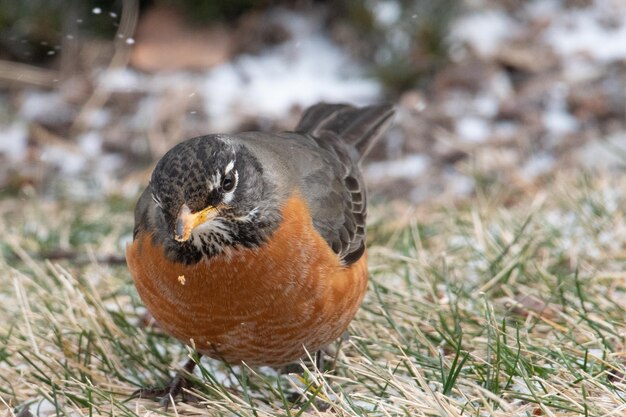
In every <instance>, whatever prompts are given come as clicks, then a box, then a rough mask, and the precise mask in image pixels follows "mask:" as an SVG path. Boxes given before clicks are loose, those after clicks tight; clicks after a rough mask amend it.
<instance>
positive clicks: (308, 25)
mask: <svg viewBox="0 0 626 417" xmlns="http://www.w3.org/2000/svg"><path fill="white" fill-rule="evenodd" d="M273 18H274V19H278V20H279V21H280V22H281V24H282V25H284V26H286V27H287V29H288V30H289V31H290V32H291V38H290V39H289V40H288V41H287V42H285V43H283V44H281V45H278V46H276V47H274V48H271V49H268V50H266V51H264V52H262V53H261V54H259V55H241V56H239V57H237V58H235V59H234V60H233V61H230V62H226V63H224V64H222V65H220V66H217V67H215V68H212V69H210V70H208V71H206V72H204V73H201V74H192V73H177V74H140V73H137V72H136V71H133V70H131V69H123V70H114V71H110V72H104V73H103V74H102V75H101V77H100V82H101V83H102V85H103V87H104V88H105V89H107V90H109V91H124V92H128V91H144V90H145V91H147V92H148V93H155V92H157V93H162V92H165V91H188V92H189V94H194V95H195V94H198V96H199V97H200V99H201V100H202V102H203V103H204V109H205V111H206V113H207V114H208V116H209V118H210V120H209V123H210V126H209V128H210V129H211V130H212V131H231V130H233V129H235V128H236V127H237V126H238V125H239V124H240V123H241V122H242V121H244V120H245V119H246V117H255V118H256V117H261V118H271V119H275V118H281V117H284V116H285V115H286V114H288V113H289V111H290V110H291V109H292V108H293V107H294V106H299V107H306V106H309V105H312V104H315V103H317V102H319V101H328V102H333V101H334V102H339V101H340V102H348V103H354V104H367V103H371V102H375V101H376V100H377V99H378V97H379V95H380V92H381V89H380V86H379V84H378V82H377V81H376V80H374V79H372V78H367V77H365V76H363V75H362V74H361V72H362V71H361V70H360V68H359V66H358V65H357V64H356V63H355V62H353V61H352V60H351V59H350V58H349V56H348V54H347V53H346V52H344V51H343V50H342V49H340V48H339V47H338V46H337V45H335V44H334V43H333V42H332V41H331V40H330V39H329V38H328V37H327V36H325V35H324V34H322V32H321V27H320V25H319V23H318V22H317V20H316V19H315V18H314V17H313V18H310V17H305V16H302V15H298V14H294V13H288V12H278V13H277V14H276V15H275V16H274V17H273ZM145 100H148V101H149V100H150V98H147V99H145ZM140 110H141V106H140ZM147 116H148V117H150V115H147Z"/></svg>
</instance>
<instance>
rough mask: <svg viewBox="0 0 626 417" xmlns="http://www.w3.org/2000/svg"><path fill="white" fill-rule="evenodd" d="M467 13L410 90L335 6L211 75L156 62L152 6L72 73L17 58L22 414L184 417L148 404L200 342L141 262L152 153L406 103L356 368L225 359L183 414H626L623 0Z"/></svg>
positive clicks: (11, 280) (3, 168)
mask: <svg viewBox="0 0 626 417" xmlns="http://www.w3.org/2000/svg"><path fill="white" fill-rule="evenodd" d="M376 3H377V4H378V6H377V10H378V11H379V12H380V13H379V15H381V16H383V17H384V19H383V20H382V21H381V22H380V24H383V25H391V26H393V25H399V24H400V22H399V20H398V19H400V18H401V16H400V15H399V14H398V13H397V9H395V8H394V7H395V6H394V2H393V1H378V2H376ZM465 3H466V4H465V7H464V8H463V10H462V12H461V13H460V14H459V16H457V17H456V18H455V20H454V23H453V25H452V26H451V28H450V44H449V47H450V60H449V62H447V63H446V64H445V65H443V66H442V67H441V68H439V69H438V71H437V73H436V74H435V75H434V76H433V78H431V79H430V81H429V83H428V85H422V86H419V88H418V87H416V88H410V89H407V90H405V91H402V92H398V93H395V95H394V94H392V93H389V92H385V90H384V88H383V86H382V85H381V83H380V82H379V80H376V79H374V78H372V77H371V76H369V75H368V74H367V71H366V70H364V67H363V65H362V63H360V62H359V60H358V59H356V58H355V57H353V56H351V55H350V54H347V53H346V52H345V48H346V45H349V41H346V40H345V38H342V36H338V35H337V33H334V34H333V33H331V31H330V30H329V29H328V27H327V26H325V25H324V24H323V22H324V19H323V10H322V9H317V8H316V9H314V12H311V13H301V12H300V11H298V10H297V9H296V10H295V11H294V10H284V9H280V10H271V11H270V12H269V14H268V15H267V16H264V19H266V20H263V19H262V20H263V21H267V22H270V27H271V28H272V31H271V32H272V33H278V34H280V36H279V37H277V38H275V39H273V40H272V42H274V43H275V45H274V43H272V45H274V46H271V47H270V46H267V44H266V43H262V46H261V47H259V48H260V49H258V50H255V51H250V50H245V51H239V52H238V53H237V54H234V52H232V51H230V49H229V50H227V51H221V50H220V51H214V52H216V54H218V53H219V54H223V55H219V54H218V55H215V56H211V57H206V56H205V57H204V59H205V60H209V58H210V60H212V61H211V62H209V63H207V62H205V61H203V62H201V63H200V64H198V63H194V65H201V68H200V69H198V68H195V69H193V70H188V69H177V70H171V71H170V72H168V73H161V72H154V71H153V70H152V69H151V68H150V67H149V66H150V65H152V64H154V63H155V62H158V61H157V60H156V58H154V57H152V58H151V56H152V55H150V54H151V53H152V54H154V53H157V52H158V47H159V46H158V44H157V46H156V48H157V52H155V50H154V48H155V45H154V44H152V43H150V37H149V36H148V35H146V31H148V32H149V31H150V27H149V26H150V25H149V24H147V23H145V21H144V22H143V23H142V22H141V20H140V22H139V23H137V24H138V25H142V24H143V26H140V27H139V28H138V29H137V31H136V32H135V34H136V35H137V36H135V37H129V36H125V37H123V38H119V39H121V40H120V41H118V44H117V47H116V49H115V48H111V45H110V44H107V45H104V46H102V45H100V46H98V47H97V48H96V47H95V46H93V45H91V46H90V48H88V49H87V50H86V51H87V52H84V53H82V54H80V58H81V59H82V61H81V64H80V65H81V68H82V69H83V70H82V71H81V72H78V73H75V74H72V75H71V76H66V75H64V76H63V77H59V78H57V76H59V74H60V73H58V72H56V70H54V69H33V68H25V67H20V70H19V71H17V72H11V71H8V70H7V68H8V69H10V68H13V67H10V66H7V63H6V62H4V61H2V62H0V69H4V70H5V71H0V78H1V79H2V80H3V81H7V80H12V81H15V82H16V83H17V84H11V85H10V87H9V88H7V89H6V90H3V92H2V94H0V106H1V108H2V109H3V110H4V111H3V114H2V116H0V126H1V127H2V130H1V131H0V161H1V162H0V317H3V319H4V320H2V321H0V410H3V407H4V408H6V412H4V413H1V412H0V415H14V414H15V415H17V414H18V413H20V411H23V410H24V409H27V410H29V411H30V413H32V414H33V415H37V416H55V415H59V416H60V415H142V416H143V415H152V414H159V413H165V411H164V410H163V409H162V408H159V406H158V404H157V403H155V402H152V401H149V400H135V399H132V400H131V399H129V397H130V395H131V393H132V392H133V391H135V390H136V389H138V388H139V387H145V386H152V385H157V384H159V383H163V382H164V381H166V380H167V379H168V378H169V377H170V376H172V375H173V373H174V372H175V371H176V370H177V369H179V368H180V366H181V365H182V364H183V363H184V362H185V360H186V359H187V357H188V356H189V354H190V352H189V350H188V349H187V348H186V347H185V346H183V345H181V344H180V343H178V342H177V341H175V340H173V339H171V338H170V337H168V336H167V335H165V334H163V333H162V332H161V331H160V330H159V328H158V326H155V325H154V323H152V322H151V321H150V319H149V316H147V315H146V311H145V309H144V307H143V306H142V305H141V302H140V300H139V298H138V296H137V293H136V291H135V289H134V287H133V285H132V280H131V277H130V274H129V272H128V269H127V267H126V266H125V261H124V255H123V254H124V248H125V246H126V244H127V243H128V242H129V241H130V239H131V238H132V221H133V218H132V210H133V207H134V203H135V201H136V198H137V196H138V192H139V191H140V190H141V187H143V186H144V185H145V183H146V181H147V178H148V176H149V173H150V171H151V168H152V166H153V164H154V161H155V160H156V159H157V158H158V157H160V155H162V154H163V152H165V151H166V150H167V149H168V148H169V147H170V146H171V145H172V144H173V143H176V142H177V141H179V140H180V139H182V138H184V137H189V136H193V135H197V134H203V133H208V132H215V131H238V130H246V129H262V130H273V129H289V128H292V127H293V126H294V125H295V123H296V120H297V118H298V117H299V114H300V113H301V111H302V109H303V108H304V107H305V106H307V105H309V104H312V103H314V102H316V101H318V100H326V101H337V100H340V101H348V102H353V103H356V104H362V103H367V102H373V101H379V100H384V99H387V100H392V101H393V102H394V103H396V106H397V113H398V115H397V117H396V120H395V124H394V126H393V127H392V129H391V130H390V132H389V134H388V135H387V136H386V137H385V138H384V139H383V140H382V141H381V142H380V145H379V146H378V147H377V149H375V150H374V151H373V153H372V155H371V156H370V159H369V160H368V161H367V162H366V164H365V165H364V167H363V169H364V172H365V175H366V179H367V181H368V185H369V189H370V191H371V197H372V198H371V206H370V209H369V221H368V223H369V226H368V246H369V254H370V256H369V259H370V260H369V268H370V282H369V288H368V292H367V295H366V297H365V300H364V303H363V306H362V308H361V310H360V311H359V313H358V315H357V317H356V319H355V320H354V322H353V323H352V324H351V326H350V329H349V338H348V339H347V340H343V341H341V342H337V345H335V346H332V347H331V348H330V351H331V354H332V359H331V360H330V362H332V363H334V369H332V370H318V369H315V367H314V366H313V365H312V364H311V363H309V362H305V363H303V366H304V367H305V368H306V370H305V371H304V372H302V373H298V372H293V370H290V371H291V372H286V371H285V370H277V369H272V368H266V367H265V368H246V367H242V366H236V367H229V366H226V365H224V364H222V363H220V362H218V361H213V360H208V359H203V360H202V362H201V363H200V367H199V368H200V369H199V371H197V372H196V374H195V376H194V381H195V385H194V392H195V393H196V395H197V396H198V397H199V399H200V401H199V402H198V403H195V404H183V403H177V404H173V405H171V406H170V408H169V410H168V413H170V414H181V415H206V414H209V415H242V416H275V415H280V416H285V415H286V416H297V415H328V416H330V415H340V416H343V415H345V416H353V415H368V416H378V415H380V416H390V415H410V416H422V415H424V416H426V415H427V416H439V415H446V416H447V415H450V416H461V415H468V416H469V415H474V416H475V415H493V416H537V415H547V416H562V415H565V416H567V415H572V416H574V415H588V416H610V415H615V416H618V415H623V414H626V393H625V390H626V376H625V375H626V368H625V366H624V365H625V361H624V357H625V356H626V353H625V352H626V350H625V348H624V346H625V337H626V324H625V321H626V311H625V307H626V215H625V214H624V213H625V211H624V207H626V171H625V170H624V167H625V166H626V151H625V149H626V141H625V139H624V138H626V125H625V123H624V121H625V120H626V112H625V109H624V91H626V89H625V88H624V86H625V85H626V84H625V83H626V65H624V60H625V59H626V48H624V47H623V45H625V44H626V40H624V37H625V34H626V4H625V3H624V2H623V1H619V0H615V1H600V0H597V1H566V0H563V1H556V0H554V1H548V0H546V1H539V0H535V1H528V2H511V1H487V0H485V1H471V2H470V1H468V2H465ZM129 4H130V2H129ZM320 7H321V6H320ZM94 10H95V9H94ZM92 12H93V13H96V11H92ZM97 14H98V15H99V16H100V17H102V16H104V17H106V18H108V17H107V16H110V17H111V19H119V17H120V16H121V15H123V14H122V13H120V14H119V15H118V14H116V15H115V16H113V14H115V13H113V12H109V11H107V10H103V9H100V8H98V10H97ZM151 18H152V19H155V17H154V16H152V17H151ZM157 18H158V16H157ZM161 19H163V17H161ZM131 20H132V19H126V20H125V22H126V26H124V25H121V26H122V27H124V28H126V29H128V27H127V26H128V25H129V24H130V23H128V22H129V21H131ZM156 21H157V22H158V24H157V25H156V27H157V28H158V29H163V27H164V26H163V25H164V21H163V20H158V19H157V20H156ZM251 22H252V23H250V22H249V23H248V24H251V25H252V26H254V19H251ZM131 23H132V22H131ZM148 23H150V22H148ZM176 24H177V23H176V22H174V23H172V25H174V26H175V25H176ZM146 25H147V26H146ZM146 27H147V29H146ZM140 29H141V30H140ZM170 29H171V27H170ZM209 29H210V30H209ZM209 29H207V30H208V32H207V33H205V34H203V35H202V36H209V37H219V39H222V38H221V37H223V36H226V37H228V36H230V35H228V33H229V32H228V31H227V30H226V29H224V28H223V27H221V28H219V27H218V28H209ZM257 29H258V28H257ZM335 29H336V28H335ZM163 30H164V29H163ZM120 31H121V29H119V30H118V35H119V34H120V33H121V32H120ZM157 32H158V30H157ZM253 33H257V32H253ZM260 33H264V32H263V31H261V32H260ZM342 33H343V32H342ZM70 35H71V34H70ZM181 36H183V38H184V39H185V40H184V42H191V43H193V42H194V41H193V38H194V36H200V35H198V32H193V34H190V33H187V32H185V33H183V35H181ZM259 37H261V36H259ZM203 39H204V38H203ZM233 39H234V38H233ZM342 39H343V40H342ZM73 40H74V39H73V38H71V39H69V41H73ZM231 41H232V42H233V44H232V45H235V44H236V41H235V40H232V39H231ZM397 41H398V42H400V43H402V40H401V39H400V40H397ZM181 42H183V40H180V42H177V45H182V43H181ZM225 42H227V41H225ZM228 42H230V41H228ZM246 42H248V43H247V44H248V45H249V44H250V41H249V39H248V40H247V41H246ZM342 42H343V43H342ZM70 43H71V42H70ZM64 45H65V44H64ZM185 45H186V44H185ZM228 45H231V44H228ZM232 45H231V46H229V48H231V47H232V48H233V49H236V47H235V46H232ZM66 46H67V45H66ZM64 47H65V46H64ZM94 48H95V49H94ZM98 48H99V49H98ZM151 48H153V49H151ZM181 49H183V48H182V46H181ZM51 50H54V51H57V49H54V48H52V49H51ZM60 51H62V49H61V50H60ZM93 51H99V52H98V53H94V52H93ZM133 51H135V52H133ZM136 51H143V52H142V54H140V55H139V56H137V52H136ZM55 53H56V52H55ZM133 53H135V55H134V56H133V55H132V54H133ZM90 54H91V55H90ZM125 54H128V56H126V55H125ZM59 55H61V53H60V52H59ZM187 58H188V56H186V55H185V57H184V59H183V58H181V60H182V61H184V63H185V65H188V64H189V63H188V62H187V61H186V59H187ZM138 60H139V61H138ZM142 60H143V61H142ZM129 62H130V66H128V65H126V64H127V63H129ZM320 62H323V63H324V65H323V66H321V67H320V65H319V63H320ZM120 63H121V64H120ZM167 64H168V65H170V64H171V65H174V64H177V62H174V60H169V61H168V62H167ZM178 64H180V62H178ZM158 65H165V64H163V63H160V62H158ZM286 65H289V68H290V71H287V72H285V71H284V67H285V66H286ZM146 66H147V67H146ZM27 70H28V71H27ZM298 395H301V396H300V398H299V400H298ZM3 411H4V410H3ZM23 415H24V414H22V416H23Z"/></svg>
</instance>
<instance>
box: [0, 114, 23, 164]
mask: <svg viewBox="0 0 626 417" xmlns="http://www.w3.org/2000/svg"><path fill="white" fill-rule="evenodd" d="M27 145H28V130H27V128H26V125H25V124H24V123H21V122H15V123H13V124H11V125H9V126H2V127H1V128H0V154H4V155H5V156H7V157H8V158H9V159H11V160H14V161H21V160H22V159H24V157H25V156H26V148H27Z"/></svg>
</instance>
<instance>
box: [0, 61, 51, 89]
mask: <svg viewBox="0 0 626 417" xmlns="http://www.w3.org/2000/svg"><path fill="white" fill-rule="evenodd" d="M58 79H59V73H58V72H57V71H53V70H48V69H43V68H38V67H35V66H32V65H27V64H21V63H18V62H12V61H4V60H0V83H6V84H9V85H11V84H18V85H34V86H37V87H46V88H52V87H53V86H54V84H55V83H56V81H57V80H58Z"/></svg>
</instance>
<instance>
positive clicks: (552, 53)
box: [0, 0, 626, 205]
mask: <svg viewBox="0 0 626 417" xmlns="http://www.w3.org/2000/svg"><path fill="white" fill-rule="evenodd" d="M318 101H328V102H348V103H354V104H358V105H364V104H369V103H375V102H379V101H391V102H394V103H396V104H397V109H398V115H397V118H396V123H395V125H394V127H393V128H392V129H391V131H390V132H389V135H388V136H387V137H386V139H385V140H383V141H381V142H380V143H379V145H378V146H377V148H376V149H375V150H374V152H373V153H372V155H371V157H370V159H369V161H368V163H367V164H366V166H365V168H364V169H365V174H366V177H367V180H368V182H369V184H370V189H371V190H372V193H373V196H374V197H375V198H381V199H382V198H384V199H388V198H394V199H398V200H402V201H405V202H407V203H408V204H411V205H413V204H417V203H421V202H424V201H426V200H436V199H452V200H458V199H463V198H465V197H468V196H472V195H475V194H476V193H477V192H480V189H481V188H484V187H500V188H502V189H503V190H505V191H508V192H509V194H510V195H509V197H510V199H512V200H514V199H515V198H516V195H517V194H518V193H519V192H533V191H534V190H536V189H537V187H540V186H541V184H542V183H543V182H544V181H545V180H546V179H549V178H550V177H551V176H552V175H553V174H554V173H555V172H556V171H560V172H563V171H565V172H567V170H572V171H579V170H595V169H602V170H605V169H614V168H615V169H622V168H623V166H624V164H625V161H626V117H625V116H626V1H624V0H529V1H516V0H437V1H431V0H338V1H321V0H320V1H312V0H309V1H304V0H300V1H299V0H284V1H270V0H260V1H252V0H232V1H224V2H222V1H219V2H218V1H192V0H185V1H174V0H146V1H138V0H117V1H97V0H87V1H79V0H74V1H65V0H21V1H19V2H18V1H10V0H0V195H2V196H3V197H14V196H19V195H20V194H21V193H36V194H37V195H42V196H52V197H57V196H66V197H70V198H72V199H78V200H81V199H94V198H100V197H103V196H111V195H122V196H124V197H132V196H135V195H136V193H137V192H138V190H139V188H140V187H141V186H142V185H145V183H147V180H148V178H149V175H150V172H151V169H152V167H153V164H154V162H155V161H156V160H157V159H158V158H159V157H160V156H161V155H162V154H163V153H164V152H165V151H167V150H168V149H169V148H170V147H171V146H173V145H174V144H175V143H177V142H179V141H181V140H183V139H186V138H189V137H192V136H197V135H202V134H207V133H214V132H236V131H242V130H289V129H291V128H293V127H294V126H295V124H296V122H297V120H298V118H299V116H300V114H301V113H302V111H303V110H304V109H305V108H306V107H307V106H309V105H312V104H314V103H316V102H318Z"/></svg>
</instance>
